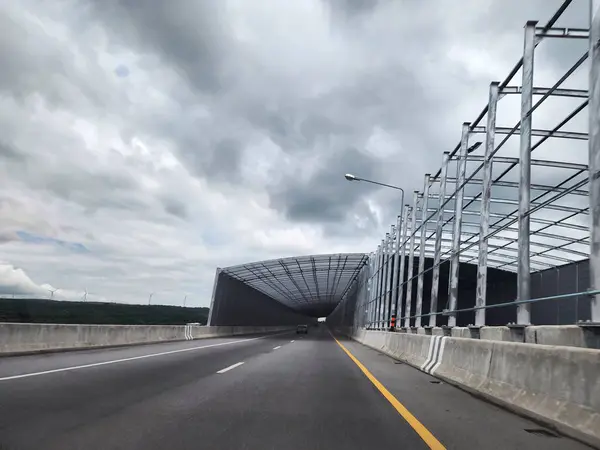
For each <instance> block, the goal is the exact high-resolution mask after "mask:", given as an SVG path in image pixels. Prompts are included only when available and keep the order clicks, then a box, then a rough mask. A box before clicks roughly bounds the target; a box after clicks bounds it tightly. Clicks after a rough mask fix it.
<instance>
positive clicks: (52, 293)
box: [48, 288, 58, 300]
mask: <svg viewBox="0 0 600 450" xmlns="http://www.w3.org/2000/svg"><path fill="white" fill-rule="evenodd" d="M48 290H49V291H50V300H53V299H54V293H55V292H56V291H58V288H54V289H48Z"/></svg>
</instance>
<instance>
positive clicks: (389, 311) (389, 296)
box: [385, 225, 397, 329]
mask: <svg viewBox="0 0 600 450" xmlns="http://www.w3.org/2000/svg"><path fill="white" fill-rule="evenodd" d="M395 233H396V227H395V225H392V231H391V232H390V244H389V246H388V271H387V290H388V294H387V295H386V297H385V305H386V307H385V328H386V329H387V328H389V327H390V321H391V320H392V294H393V292H392V271H393V270H394V267H393V263H394V253H395V251H394V242H395V241H394V234H395ZM396 234H397V233H396Z"/></svg>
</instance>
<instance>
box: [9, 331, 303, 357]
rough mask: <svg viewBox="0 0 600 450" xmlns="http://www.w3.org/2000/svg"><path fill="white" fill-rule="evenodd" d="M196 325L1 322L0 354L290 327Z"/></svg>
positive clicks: (135, 343) (131, 343)
mask: <svg viewBox="0 0 600 450" xmlns="http://www.w3.org/2000/svg"><path fill="white" fill-rule="evenodd" d="M291 329H292V328H291V327H289V326H283V327H206V326H197V325H68V324H37V323H0V355H12V354H26V353H40V352H49V351H59V350H72V349H83V348H98V347H116V346H124V345H137V344H148V343H157V342H169V341H182V340H193V339H203V338H210V337H225V336H240V335H244V334H254V333H269V332H278V331H285V330H291Z"/></svg>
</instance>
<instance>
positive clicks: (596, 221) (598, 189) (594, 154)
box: [588, 0, 600, 323]
mask: <svg viewBox="0 0 600 450" xmlns="http://www.w3.org/2000/svg"><path fill="white" fill-rule="evenodd" d="M592 3H593V4H592V5H590V6H591V7H592V8H593V9H592V10H591V11H590V14H593V18H592V20H591V27H590V83H589V86H590V88H589V143H588V145H589V149H588V154H589V174H590V184H589V186H590V214H591V216H592V217H591V224H590V241H591V242H590V281H591V286H590V287H591V289H594V290H596V289H600V1H598V0H594V1H593V2H592ZM591 313H592V317H591V319H592V322H595V323H600V295H598V294H596V295H593V296H592V299H591Z"/></svg>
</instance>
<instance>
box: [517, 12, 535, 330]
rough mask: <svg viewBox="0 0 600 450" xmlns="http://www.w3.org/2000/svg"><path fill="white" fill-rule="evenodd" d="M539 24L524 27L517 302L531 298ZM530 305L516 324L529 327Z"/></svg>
mask: <svg viewBox="0 0 600 450" xmlns="http://www.w3.org/2000/svg"><path fill="white" fill-rule="evenodd" d="M536 25H537V22H536V21H531V20H530V21H528V22H527V24H526V25H525V38H524V44H523V69H522V70H523V83H522V85H523V87H522V91H521V133H520V147H519V215H518V217H519V260H518V270H517V300H527V299H530V298H531V264H530V250H529V246H530V239H529V233H530V226H529V225H530V223H529V204H530V201H531V191H530V189H531V186H530V185H531V107H532V106H533V59H534V51H535V26H536ZM530 311H531V304H530V303H526V304H520V305H518V306H517V324H519V325H529V324H530V323H531V319H530Z"/></svg>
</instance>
